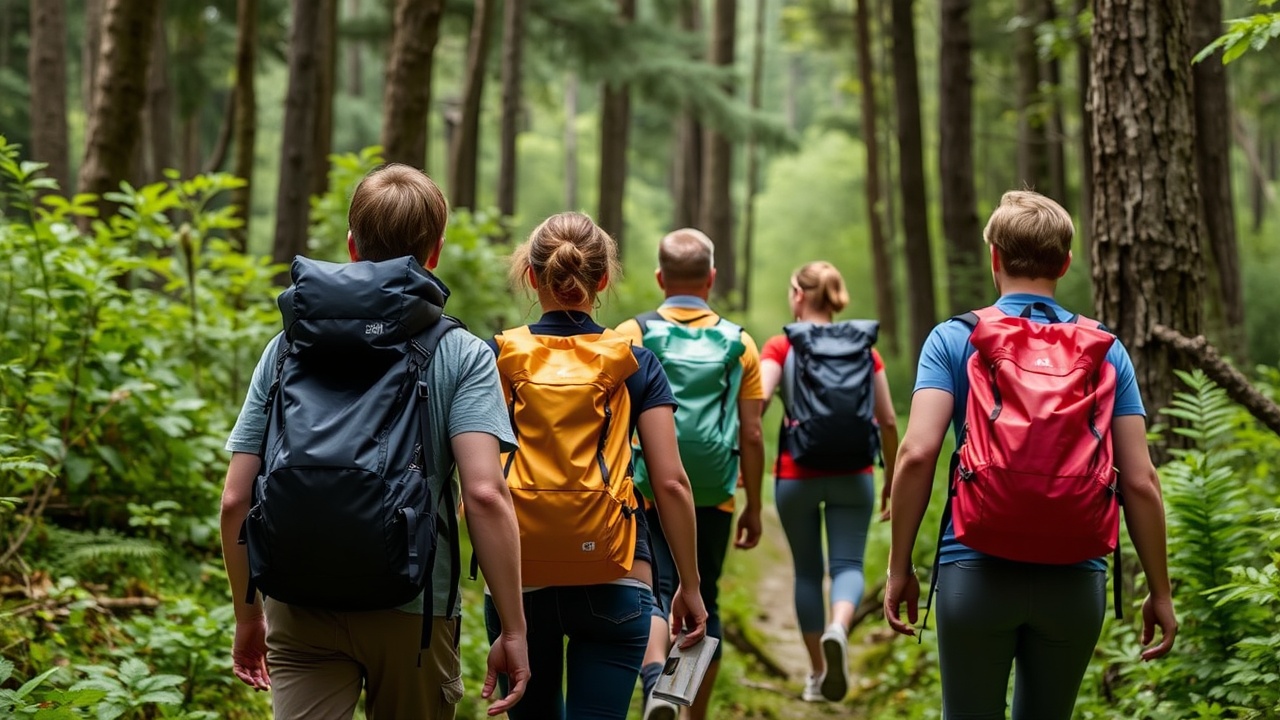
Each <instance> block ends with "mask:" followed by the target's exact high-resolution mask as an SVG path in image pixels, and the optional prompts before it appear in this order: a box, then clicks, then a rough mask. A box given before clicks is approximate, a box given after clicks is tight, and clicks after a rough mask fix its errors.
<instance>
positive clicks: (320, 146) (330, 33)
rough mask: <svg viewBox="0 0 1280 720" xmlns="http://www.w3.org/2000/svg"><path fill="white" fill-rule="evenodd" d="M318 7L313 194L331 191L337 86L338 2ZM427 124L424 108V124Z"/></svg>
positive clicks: (329, 0)
mask: <svg viewBox="0 0 1280 720" xmlns="http://www.w3.org/2000/svg"><path fill="white" fill-rule="evenodd" d="M316 4H317V5H319V8H318V11H317V14H318V27H317V28H316V112H315V126H316V128H315V132H314V136H313V137H312V142H314V143H315V146H314V147H313V148H312V151H311V158H312V162H313V163H315V170H314V171H313V172H312V173H311V194H312V195H323V194H325V192H327V191H328V190H329V154H330V153H332V152H333V100H334V93H335V92H336V91H337V82H338V0H316ZM425 122H426V113H425V108H424V113H423V123H424V124H425Z"/></svg>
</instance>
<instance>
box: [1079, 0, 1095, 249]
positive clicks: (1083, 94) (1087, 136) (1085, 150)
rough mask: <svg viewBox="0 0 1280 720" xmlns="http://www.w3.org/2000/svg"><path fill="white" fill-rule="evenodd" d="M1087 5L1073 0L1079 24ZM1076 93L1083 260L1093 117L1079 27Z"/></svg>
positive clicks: (1085, 43)
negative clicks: (1078, 126)
mask: <svg viewBox="0 0 1280 720" xmlns="http://www.w3.org/2000/svg"><path fill="white" fill-rule="evenodd" d="M1089 9H1090V0H1076V4H1075V19H1076V24H1077V25H1079V18H1080V16H1081V15H1082V14H1083V13H1084V12H1085V11H1087V10H1089ZM1076 43H1077V44H1076V84H1077V88H1076V93H1077V95H1078V97H1079V99H1080V203H1079V205H1078V206H1077V208H1076V213H1077V214H1078V216H1079V218H1080V222H1079V226H1078V228H1077V232H1078V233H1079V235H1080V236H1081V241H1082V249H1083V251H1084V252H1083V253H1082V256H1083V257H1082V258H1081V260H1083V261H1084V262H1086V263H1091V262H1092V260H1093V252H1092V247H1093V243H1092V241H1091V240H1090V238H1092V237H1093V224H1092V222H1091V218H1092V217H1093V119H1092V115H1091V114H1090V113H1089V77H1090V73H1089V55H1090V54H1091V52H1092V50H1091V45H1090V41H1089V33H1088V32H1086V31H1083V30H1081V31H1080V33H1079V35H1078V36H1077V37H1076Z"/></svg>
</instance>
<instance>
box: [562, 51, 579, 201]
mask: <svg viewBox="0 0 1280 720" xmlns="http://www.w3.org/2000/svg"><path fill="white" fill-rule="evenodd" d="M564 206H565V208H566V209H569V210H577V209H578V74H577V73H575V72H573V71H570V72H569V75H568V77H566V78H565V81H564Z"/></svg>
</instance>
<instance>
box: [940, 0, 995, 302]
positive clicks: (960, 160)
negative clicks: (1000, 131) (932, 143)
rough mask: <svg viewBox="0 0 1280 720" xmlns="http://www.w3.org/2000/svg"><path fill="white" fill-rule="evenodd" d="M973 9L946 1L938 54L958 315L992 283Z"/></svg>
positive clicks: (943, 176)
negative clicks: (976, 164) (980, 186)
mask: <svg viewBox="0 0 1280 720" xmlns="http://www.w3.org/2000/svg"><path fill="white" fill-rule="evenodd" d="M970 7H971V4H970V0H942V24H941V28H942V48H941V50H940V52H939V55H938V83H939V89H938V136H939V148H938V165H939V177H940V183H941V190H942V235H943V237H944V239H945V240H946V247H947V271H948V275H949V278H948V283H947V289H948V291H949V292H948V296H949V300H950V307H951V312H952V313H954V314H960V313H964V312H968V311H969V310H972V309H974V308H976V307H981V306H982V305H984V304H985V303H984V302H983V300H984V299H985V298H986V297H987V295H988V292H987V287H988V283H989V282H990V280H989V276H988V275H987V273H986V269H987V268H986V263H985V259H986V258H985V253H983V242H982V229H981V226H980V225H979V224H978V207H977V206H978V198H977V190H976V189H975V188H974V182H973V76H972V75H971V74H970V66H971V63H972V55H973V43H972V40H971V39H970V34H969V10H970Z"/></svg>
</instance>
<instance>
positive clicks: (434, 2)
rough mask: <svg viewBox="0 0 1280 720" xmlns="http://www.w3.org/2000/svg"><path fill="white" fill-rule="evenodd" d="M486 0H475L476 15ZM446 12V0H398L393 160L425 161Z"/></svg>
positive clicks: (385, 124) (387, 128)
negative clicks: (437, 54)
mask: <svg viewBox="0 0 1280 720" xmlns="http://www.w3.org/2000/svg"><path fill="white" fill-rule="evenodd" d="M482 4H483V3H477V4H476V13H477V15H479V14H480V13H482V12H483V10H482V9H481V5H482ZM443 14H444V2H443V0H425V1H424V0H396V12H395V20H394V23H393V30H392V35H391V54H390V56H389V57H388V58H387V82H386V85H385V86H384V87H383V91H382V107H383V111H382V148H383V153H384V154H385V157H386V159H387V160H389V161H392V162H402V163H405V164H407V165H412V166H413V167H418V168H420V167H425V163H426V160H427V118H428V117H429V116H430V114H431V113H430V103H431V66H432V58H433V56H434V55H435V49H436V42H437V41H438V40H439V38H440V18H441V17H442V16H443ZM473 39H474V38H473ZM477 107H478V105H477ZM455 202H456V200H455ZM467 206H468V207H469V206H470V203H468V204H467Z"/></svg>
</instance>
